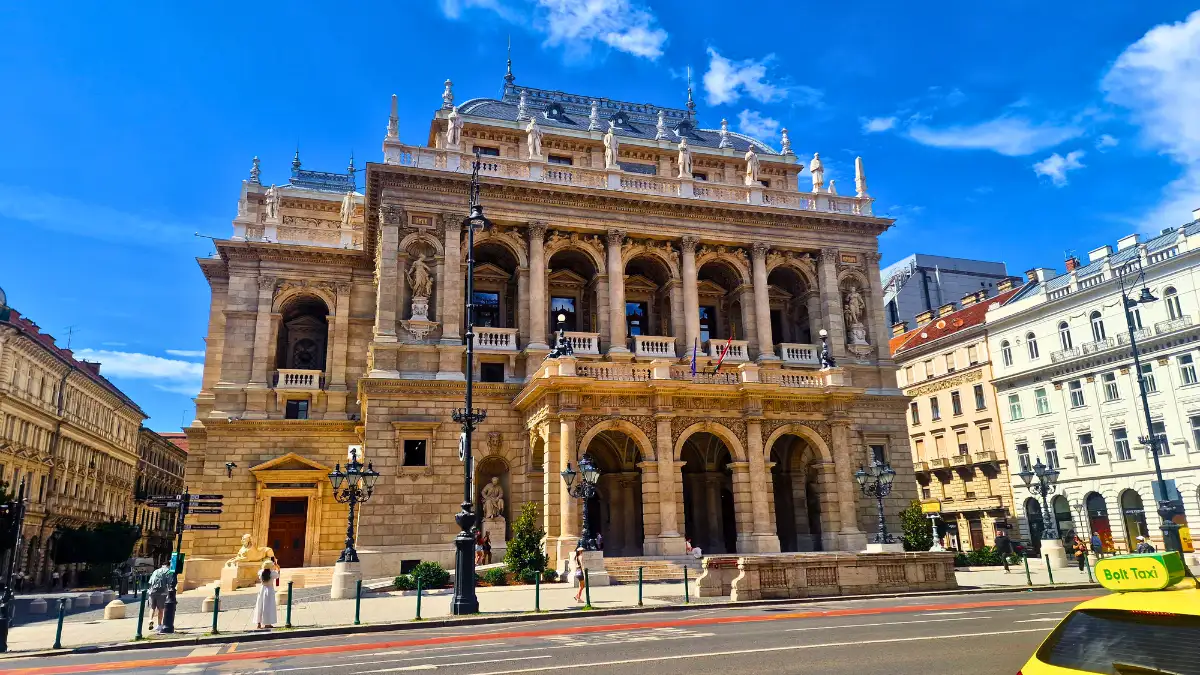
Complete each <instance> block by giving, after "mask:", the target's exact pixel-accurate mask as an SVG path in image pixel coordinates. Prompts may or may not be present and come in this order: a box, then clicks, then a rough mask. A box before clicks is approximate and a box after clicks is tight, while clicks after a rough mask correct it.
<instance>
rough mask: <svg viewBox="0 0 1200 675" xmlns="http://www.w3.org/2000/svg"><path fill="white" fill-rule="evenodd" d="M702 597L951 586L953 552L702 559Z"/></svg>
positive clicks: (745, 597) (793, 595) (749, 597)
mask: <svg viewBox="0 0 1200 675" xmlns="http://www.w3.org/2000/svg"><path fill="white" fill-rule="evenodd" d="M703 564H704V572H703V573H702V574H701V575H700V578H699V579H697V580H696V584H697V586H699V594H700V596H701V597H705V598H709V597H721V596H729V597H730V599H731V600H734V601H737V600H759V599H763V598H808V597H815V596H822V595H860V594H868V593H885V592H912V591H935V590H951V589H954V588H957V587H958V582H957V580H956V579H955V576H954V553H953V552H943V553H934V552H930V551H922V552H910V553H841V552H831V553H783V554H774V555H746V556H735V555H717V556H707V557H705V558H704V563H703Z"/></svg>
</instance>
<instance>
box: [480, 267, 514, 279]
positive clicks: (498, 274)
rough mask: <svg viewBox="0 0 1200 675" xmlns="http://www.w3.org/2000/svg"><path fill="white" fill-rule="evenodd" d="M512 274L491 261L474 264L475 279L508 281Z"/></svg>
mask: <svg viewBox="0 0 1200 675" xmlns="http://www.w3.org/2000/svg"><path fill="white" fill-rule="evenodd" d="M511 278H512V275H511V274H509V273H508V272H506V271H504V269H503V268H501V267H499V266H497V265H495V264H493V263H481V264H478V265H476V266H475V280H476V281H479V280H481V279H494V280H497V281H508V280H509V279H511Z"/></svg>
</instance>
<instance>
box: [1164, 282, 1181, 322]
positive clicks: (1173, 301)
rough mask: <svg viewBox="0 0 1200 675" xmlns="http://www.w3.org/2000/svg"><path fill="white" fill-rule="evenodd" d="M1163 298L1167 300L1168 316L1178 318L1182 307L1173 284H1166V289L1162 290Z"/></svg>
mask: <svg viewBox="0 0 1200 675" xmlns="http://www.w3.org/2000/svg"><path fill="white" fill-rule="evenodd" d="M1163 300H1166V302H1167V317H1168V318H1170V319H1178V318H1179V317H1181V316H1183V307H1182V306H1181V305H1180V304H1179V294H1178V293H1176V292H1175V288H1174V287H1173V286H1168V287H1167V290H1165V291H1163Z"/></svg>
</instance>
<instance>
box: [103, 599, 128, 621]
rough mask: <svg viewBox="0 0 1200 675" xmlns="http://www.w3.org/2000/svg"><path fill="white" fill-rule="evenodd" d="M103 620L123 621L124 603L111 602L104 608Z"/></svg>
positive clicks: (118, 601)
mask: <svg viewBox="0 0 1200 675" xmlns="http://www.w3.org/2000/svg"><path fill="white" fill-rule="evenodd" d="M104 618H105V619H106V620H107V619H124V618H125V603H123V602H121V601H120V600H113V601H112V602H110V603H108V604H107V605H105V606H104Z"/></svg>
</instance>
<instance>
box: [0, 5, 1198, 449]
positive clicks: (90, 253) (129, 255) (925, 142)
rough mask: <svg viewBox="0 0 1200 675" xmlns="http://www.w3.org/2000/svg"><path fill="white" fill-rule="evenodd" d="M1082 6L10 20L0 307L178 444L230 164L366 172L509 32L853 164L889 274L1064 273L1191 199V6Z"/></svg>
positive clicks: (277, 175) (519, 62)
mask: <svg viewBox="0 0 1200 675" xmlns="http://www.w3.org/2000/svg"><path fill="white" fill-rule="evenodd" d="M176 4H177V3H176ZM982 4H989V5H997V6H999V7H990V8H987V9H986V10H985V9H982V8H980V7H978V6H979V5H982ZM102 5H108V6H107V7H103V9H101V6H102ZM1000 5H1002V6H1000ZM1087 5H1088V9H1087V10H1086V11H1084V10H1082V9H1081V7H1083V6H1084V5H1083V4H1081V3H1046V2H1006V3H962V2H947V3H924V4H918V5H914V4H913V3H895V2H862V3H850V4H845V3H843V4H842V5H830V4H828V3H809V2H794V1H788V2H759V3H754V4H753V5H751V6H742V5H737V4H736V3H728V2H721V3H702V2H696V1H694V0H692V1H688V2H674V1H650V0H427V1H421V0H403V1H402V2H379V3H354V2H346V3H315V4H314V3H305V2H292V3H287V4H286V6H284V5H269V4H267V3H237V4H234V3H204V8H203V9H202V10H201V9H190V8H187V7H183V6H171V5H170V4H168V3H159V4H155V5H146V6H141V7H137V8H133V7H132V3H91V4H89V3H56V2H42V3H9V5H8V6H7V7H6V8H5V9H3V10H0V35H3V36H4V39H3V40H0V91H3V92H4V96H3V100H4V102H5V104H4V105H2V106H0V129H3V130H4V133H3V135H2V136H0V252H2V257H0V286H3V287H4V289H5V290H6V291H7V292H8V296H9V300H10V303H11V304H12V305H13V306H15V307H17V308H18V309H20V310H21V311H22V312H24V313H25V314H26V315H28V316H29V317H30V318H32V319H33V320H35V321H37V322H38V323H39V324H40V325H41V326H42V327H43V329H44V330H46V331H48V332H50V333H52V334H54V335H55V336H56V337H58V338H59V341H60V343H64V344H65V342H66V337H67V332H68V327H72V326H73V327H74V328H73V335H72V344H71V346H72V348H74V349H75V350H76V351H77V353H81V354H83V355H84V356H88V357H90V358H93V359H97V360H100V361H102V362H103V363H104V366H103V370H104V372H105V373H106V374H107V375H108V376H109V377H110V378H111V379H113V381H114V382H116V383H117V384H118V385H119V386H121V387H122V388H123V389H124V390H125V391H126V392H127V393H129V394H130V395H131V396H132V397H133V398H134V399H135V400H137V401H138V402H139V403H140V404H141V405H142V406H143V408H144V409H145V410H146V411H147V412H148V413H149V414H150V415H151V419H150V421H149V422H148V424H149V425H150V426H151V427H152V428H155V429H158V430H172V429H177V428H178V427H179V426H180V423H181V421H182V420H190V419H191V416H192V405H191V400H190V396H189V394H191V393H192V392H194V391H195V390H196V389H197V387H198V382H199V373H200V369H201V357H200V356H201V353H202V350H203V348H204V342H203V338H204V334H205V331H206V318H207V307H208V287H207V285H206V284H205V282H204V279H203V277H202V275H201V274H200V272H199V270H198V268H197V266H196V264H195V261H194V258H195V256H197V255H206V254H207V253H209V252H210V251H211V245H210V244H208V243H207V242H206V241H205V240H203V239H198V238H196V237H194V236H193V232H196V231H199V232H201V233H203V234H210V235H215V236H228V235H229V234H230V232H231V226H230V221H231V219H232V218H233V216H234V213H235V209H236V199H237V194H238V189H239V181H240V180H241V179H242V178H244V177H245V175H246V173H247V171H248V169H249V167H250V159H251V157H252V156H254V155H258V156H260V157H261V158H262V162H263V180H264V182H284V180H285V179H286V174H287V171H288V168H289V161H290V159H291V156H292V152H293V151H294V149H295V147H296V144H297V143H299V146H300V152H301V159H302V161H303V162H304V165H305V166H306V167H308V168H315V169H324V170H335V171H337V170H342V169H343V168H344V167H345V166H346V163H347V160H348V158H349V155H350V153H351V152H352V151H353V152H354V153H355V157H356V158H357V160H358V162H359V164H360V166H361V163H362V162H363V161H378V160H379V159H380V158H381V151H380V142H381V140H382V137H383V134H384V129H385V125H386V117H387V108H388V97H389V96H390V95H391V94H393V93H396V94H399V96H400V125H401V137H402V139H403V140H406V141H408V142H411V143H417V142H421V141H423V140H424V139H425V138H426V137H427V134H428V129H429V120H430V117H431V115H432V113H433V111H434V110H435V108H436V107H437V106H438V104H439V103H440V96H441V91H442V84H441V83H442V81H443V80H445V79H446V78H450V79H452V80H453V81H454V83H455V84H454V90H455V93H456V95H457V97H458V100H459V101H463V100H466V99H467V98H472V97H477V96H495V95H497V93H498V92H499V89H500V85H501V84H502V80H501V78H502V76H503V74H504V59H505V42H506V40H507V39H508V37H509V36H510V35H511V38H512V52H513V61H514V71H515V73H516V76H517V82H518V84H525V85H528V86H531V87H540V88H553V89H561V90H566V91H571V92H577V93H583V94H587V95H598V96H606V97H609V98H615V99H623V100H631V101H640V102H650V103H655V104H661V105H676V106H681V105H682V104H683V102H684V96H685V88H686V73H687V70H688V68H689V67H690V68H691V70H692V73H693V79H694V82H695V90H696V98H697V101H698V103H699V118H700V121H701V123H702V124H703V125H705V126H709V127H716V126H718V125H719V123H720V120H721V118H722V117H726V118H728V119H729V120H730V125H731V128H733V129H734V130H741V131H745V132H748V133H751V134H755V135H759V136H761V137H763V138H764V139H766V140H767V141H768V142H770V143H772V144H773V145H776V146H777V145H778V129H779V128H781V127H787V128H788V129H789V132H790V135H791V138H792V144H793V146H794V148H795V149H796V151H797V153H798V154H800V155H801V156H802V157H811V154H812V152H814V151H819V152H820V153H821V156H822V158H823V159H824V160H825V166H826V170H827V171H826V178H827V179H828V178H831V177H832V178H836V179H838V181H839V182H840V183H842V184H843V185H845V186H846V187H844V188H842V191H843V192H846V191H849V190H850V188H851V184H852V181H853V158H854V157H855V156H856V155H861V156H862V157H863V158H864V161H865V165H866V170H867V175H868V178H869V182H870V187H871V192H872V194H873V195H874V196H875V197H876V200H877V207H876V212H877V213H880V214H887V215H891V216H892V217H895V218H896V219H897V223H896V227H895V228H894V229H893V230H891V231H890V232H888V233H887V234H885V235H884V237H883V239H882V243H881V245H882V248H883V254H884V261H883V262H884V263H885V264H886V263H888V262H891V261H893V260H895V259H897V258H899V257H901V256H903V255H906V254H908V253H912V252H918V251H919V252H924V253H934V254H942V255H952V256H963V257H977V258H983V259H990V260H1002V261H1004V262H1007V263H1008V265H1009V270H1010V272H1014V273H1020V271H1021V270H1024V269H1027V268H1030V267H1034V266H1056V267H1059V268H1060V269H1061V267H1062V260H1063V252H1064V251H1065V250H1075V251H1076V252H1077V253H1078V254H1079V255H1081V256H1086V253H1087V251H1088V250H1089V249H1091V248H1095V247H1097V246H1099V245H1101V244H1104V243H1111V242H1115V240H1116V239H1117V238H1118V237H1120V236H1123V235H1125V234H1128V233H1129V232H1132V231H1137V230H1141V231H1146V232H1151V231H1158V230H1159V229H1161V228H1164V227H1171V226H1177V225H1179V224H1181V223H1182V222H1183V221H1184V220H1186V219H1190V213H1191V210H1192V209H1193V208H1196V207H1200V162H1198V160H1200V115H1196V114H1195V111H1196V110H1198V109H1200V15H1196V16H1190V12H1191V11H1192V10H1193V9H1194V5H1193V6H1189V5H1188V4H1185V3H1181V2H1169V1H1165V0H1163V1H1158V2H1149V3H1148V2H1142V3H1131V2H1117V1H1103V0H1102V1H1098V2H1092V3H1087ZM747 11H749V13H747Z"/></svg>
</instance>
